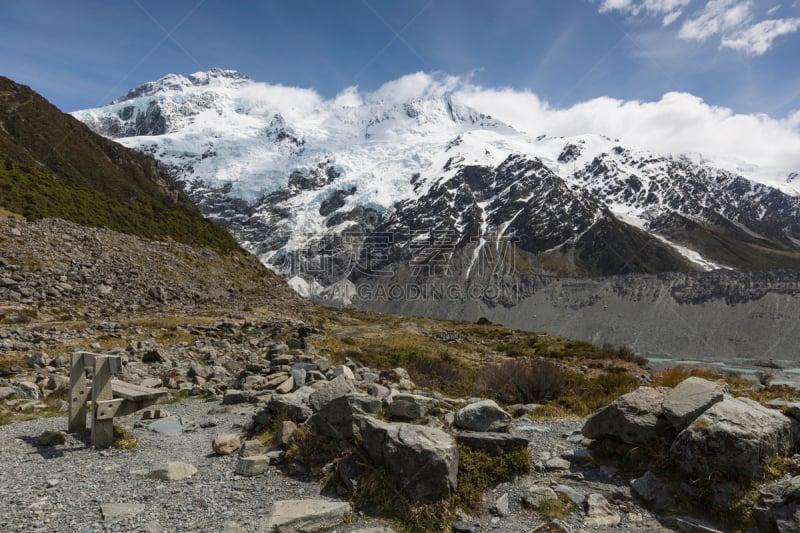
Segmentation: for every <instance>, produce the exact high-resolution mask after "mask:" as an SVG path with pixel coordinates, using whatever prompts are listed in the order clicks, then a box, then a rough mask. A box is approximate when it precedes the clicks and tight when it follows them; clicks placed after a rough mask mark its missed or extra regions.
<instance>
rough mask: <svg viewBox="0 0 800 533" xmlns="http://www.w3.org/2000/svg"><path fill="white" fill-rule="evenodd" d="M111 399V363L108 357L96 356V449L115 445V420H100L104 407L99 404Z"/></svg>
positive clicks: (93, 423)
mask: <svg viewBox="0 0 800 533" xmlns="http://www.w3.org/2000/svg"><path fill="white" fill-rule="evenodd" d="M111 399H113V394H112V392H111V363H110V362H109V358H108V357H106V356H95V359H94V378H93V379H92V444H93V445H94V447H95V448H108V447H109V446H111V445H112V444H113V443H114V419H113V418H98V415H100V411H101V410H103V407H100V406H99V405H98V404H97V402H99V401H106V400H111ZM100 416H101V417H102V416H104V414H103V415H100Z"/></svg>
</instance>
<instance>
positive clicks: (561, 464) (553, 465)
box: [544, 457, 571, 471]
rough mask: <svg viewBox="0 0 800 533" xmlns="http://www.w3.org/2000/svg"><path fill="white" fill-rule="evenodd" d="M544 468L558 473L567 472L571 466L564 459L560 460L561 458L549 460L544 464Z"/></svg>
mask: <svg viewBox="0 0 800 533" xmlns="http://www.w3.org/2000/svg"><path fill="white" fill-rule="evenodd" d="M544 466H545V468H546V469H547V470H550V471H559V470H569V468H570V466H571V464H570V462H569V461H567V460H566V459H562V458H561V457H553V458H552V459H549V460H548V461H547V462H546V463H545V464H544Z"/></svg>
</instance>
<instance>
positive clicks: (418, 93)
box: [369, 72, 463, 103]
mask: <svg viewBox="0 0 800 533" xmlns="http://www.w3.org/2000/svg"><path fill="white" fill-rule="evenodd" d="M462 83H463V82H462V80H461V78H459V77H457V76H440V75H437V76H435V75H431V74H428V73H426V72H416V73H414V74H406V75H405V76H403V77H401V78H398V79H396V80H393V81H390V82H387V83H384V84H383V85H382V86H381V87H380V88H379V89H378V90H376V91H375V92H373V93H370V95H369V96H370V97H369V99H370V100H383V101H385V102H390V103H403V102H407V101H408V100H411V99H412V98H432V97H436V96H442V95H444V94H446V93H448V92H452V91H453V90H454V89H455V88H456V87H457V86H459V85H460V84H462Z"/></svg>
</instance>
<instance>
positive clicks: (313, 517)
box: [258, 500, 351, 533]
mask: <svg viewBox="0 0 800 533" xmlns="http://www.w3.org/2000/svg"><path fill="white" fill-rule="evenodd" d="M350 512H351V509H350V504H349V503H347V502H336V501H328V500H281V501H276V502H274V503H273V504H272V507H271V508H270V510H269V513H268V514H267V516H266V517H264V518H263V519H262V520H261V523H260V524H259V527H258V531H259V532H264V533H273V532H275V531H278V532H279V533H306V532H308V533H311V532H315V531H321V530H327V529H328V528H333V527H336V526H338V525H339V524H341V523H342V522H343V521H344V519H345V517H346V516H347V515H348V514H349V513H350Z"/></svg>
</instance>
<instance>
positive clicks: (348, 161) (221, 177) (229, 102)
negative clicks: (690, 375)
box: [74, 69, 800, 299]
mask: <svg viewBox="0 0 800 533" xmlns="http://www.w3.org/2000/svg"><path fill="white" fill-rule="evenodd" d="M74 115H75V116H76V117H77V118H78V119H80V120H82V121H83V122H85V123H86V124H88V125H89V126H90V127H91V128H93V129H94V130H95V131H97V132H99V133H101V134H103V135H106V136H108V137H112V138H115V139H117V140H118V141H119V142H121V143H122V144H124V145H125V146H128V147H133V148H136V149H138V150H140V151H143V152H146V153H150V154H152V155H154V156H155V157H157V158H158V159H160V160H161V161H162V162H164V163H165V164H167V165H168V166H169V168H170V169H171V170H172V171H173V173H174V175H175V177H176V178H177V179H178V180H179V181H180V182H181V183H182V185H183V186H184V187H185V188H186V190H187V191H188V192H189V193H190V194H191V195H192V197H193V198H194V199H195V201H196V202H197V203H198V204H199V206H200V207H201V210H203V212H204V213H205V214H206V215H207V216H209V217H212V218H215V219H217V220H218V221H219V222H220V223H222V224H223V225H224V226H225V227H227V228H228V229H229V230H230V231H231V232H232V233H233V234H234V236H236V237H237V239H238V240H239V241H240V242H242V244H243V245H244V246H245V247H246V248H248V249H250V250H251V251H253V252H254V253H256V254H257V255H258V256H259V258H261V260H262V261H264V262H265V263H266V264H267V265H269V266H270V267H272V268H273V269H275V270H276V271H277V272H279V273H281V274H282V275H284V276H285V277H286V278H288V279H290V280H291V283H292V284H293V286H294V287H295V288H296V289H298V290H299V291H300V292H305V293H308V294H324V293H325V291H326V289H327V290H328V291H330V288H331V287H334V288H335V287H340V286H341V284H342V283H345V284H347V283H352V282H353V281H356V280H357V279H359V278H364V277H370V278H382V277H383V276H385V277H386V278H387V279H388V278H391V277H392V276H394V277H395V278H396V277H397V275H398V274H397V272H398V271H399V270H401V271H402V270H403V269H405V270H404V271H407V272H417V273H418V272H420V271H423V270H425V269H421V267H423V266H425V267H426V268H427V271H430V269H431V268H432V267H436V268H443V269H444V270H445V271H446V273H447V275H450V276H454V277H456V278H458V279H459V280H461V281H462V282H466V281H468V280H472V279H474V278H475V277H476V276H479V275H485V274H481V273H480V272H481V271H482V270H483V269H481V268H479V267H480V265H481V264H482V263H483V264H485V263H487V262H488V263H497V262H498V261H500V262H502V263H503V264H504V265H506V267H509V266H510V267H513V268H512V269H513V270H514V271H516V272H523V273H524V272H533V271H544V272H553V273H559V274H570V275H597V274H620V273H630V272H661V271H670V270H679V271H685V270H710V269H716V268H743V269H765V268H775V267H800V197H798V189H797V187H798V186H799V185H800V183H798V182H797V181H796V180H792V179H789V180H787V182H786V183H782V184H774V185H772V186H771V185H767V184H764V183H759V182H756V181H753V180H751V179H748V178H747V177H746V176H740V175H738V174H737V173H735V172H731V171H728V170H724V169H721V168H715V167H713V166H711V165H709V164H708V163H707V162H706V161H705V160H703V159H702V158H701V157H698V156H696V155H692V156H680V155H677V156H673V155H659V154H654V153H651V152H649V151H646V150H641V149H637V148H635V147H632V146H622V145H621V144H620V143H619V142H618V141H614V140H612V139H609V138H606V137H603V136H602V135H596V134H586V135H581V136H577V137H570V138H556V137H548V136H538V137H532V136H530V135H528V134H526V133H523V132H519V131H516V130H514V128H512V127H510V126H509V125H507V124H504V123H502V122H500V121H498V120H496V119H494V118H492V117H491V116H488V115H486V114H484V113H481V111H480V110H477V109H472V108H470V107H468V106H466V105H463V104H461V103H460V102H459V101H458V98H457V97H456V95H454V94H451V93H448V92H446V91H431V92H429V93H424V94H419V95H415V96H414V97H412V98H408V97H406V96H404V97H400V96H398V95H397V94H393V93H391V92H387V93H382V92H380V91H378V92H376V93H373V94H368V95H365V96H364V95H358V94H355V93H346V94H343V95H341V96H339V97H337V98H336V99H333V100H324V99H322V98H320V97H319V96H318V95H317V94H316V93H314V92H313V91H305V90H300V89H293V88H286V87H282V86H275V85H268V84H264V83H258V82H255V81H252V80H250V79H249V78H247V77H246V76H244V75H243V74H240V73H238V72H235V71H230V70H219V69H213V70H211V71H209V72H205V73H196V74H193V75H191V76H188V77H184V76H180V75H174V74H170V75H168V76H166V77H164V78H162V79H161V80H158V81H155V82H151V83H147V84H145V85H142V86H141V87H137V88H134V89H132V90H131V91H129V92H128V94H127V95H125V96H124V97H122V98H120V99H118V100H115V101H114V102H112V103H111V104H109V105H107V106H105V107H102V108H97V109H90V110H84V111H78V112H76V113H74ZM543 129H546V125H543ZM409 275H410V274H409ZM345 292H346V291H345ZM341 298H342V297H341V296H340V299H341ZM344 299H347V298H346V297H344Z"/></svg>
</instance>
